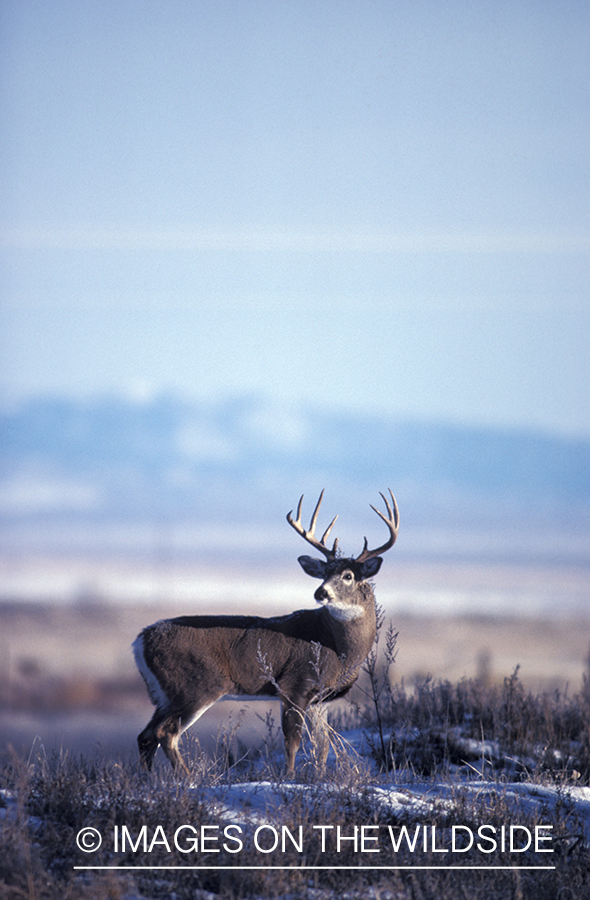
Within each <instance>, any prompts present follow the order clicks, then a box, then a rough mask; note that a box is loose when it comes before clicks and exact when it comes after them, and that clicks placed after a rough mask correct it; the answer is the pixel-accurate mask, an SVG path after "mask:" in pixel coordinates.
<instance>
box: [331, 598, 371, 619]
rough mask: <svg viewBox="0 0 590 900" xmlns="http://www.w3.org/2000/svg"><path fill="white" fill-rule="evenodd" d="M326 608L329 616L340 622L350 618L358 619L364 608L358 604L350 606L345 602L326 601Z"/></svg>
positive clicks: (362, 614) (363, 612)
mask: <svg viewBox="0 0 590 900" xmlns="http://www.w3.org/2000/svg"><path fill="white" fill-rule="evenodd" d="M326 609H327V610H328V612H329V613H330V615H331V616H334V618H335V619H338V620H339V621H340V622H348V621H350V620H351V619H359V618H360V617H361V616H364V614H365V610H364V608H363V607H362V606H358V604H355V605H354V606H350V605H349V604H347V603H327V604H326Z"/></svg>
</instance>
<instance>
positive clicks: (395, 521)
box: [356, 488, 399, 562]
mask: <svg viewBox="0 0 590 900" xmlns="http://www.w3.org/2000/svg"><path fill="white" fill-rule="evenodd" d="M379 493H380V494H381V491H379ZM389 493H390V494H391V500H392V503H393V509H392V508H391V506H390V504H389V500H388V499H387V497H386V496H385V494H381V496H382V497H383V499H384V501H385V506H386V507H387V516H384V515H383V513H382V512H379V510H378V509H377V508H376V507H374V506H373V504H371V509H372V510H374V511H375V512H376V513H377V515H378V516H380V517H381V518H382V519H383V521H384V522H385V524H386V525H387V527H388V528H389V540H388V541H386V542H385V544H383V546H381V547H377V549H376V550H369V547H368V544H367V539H366V538H365V546H364V547H363V549H362V552H361V554H360V556H357V558H356V560H357V562H365V561H366V560H367V559H373V557H374V556H381V554H382V553H385V551H386V550H389V548H390V547H393V545H394V544H395V540H396V538H397V531H398V528H399V510H398V508H397V503H396V502H395V497H394V496H393V494H392V493H391V488H389Z"/></svg>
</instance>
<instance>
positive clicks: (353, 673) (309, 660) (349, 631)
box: [133, 491, 399, 773]
mask: <svg viewBox="0 0 590 900" xmlns="http://www.w3.org/2000/svg"><path fill="white" fill-rule="evenodd" d="M389 493H390V494H391V500H392V504H393V509H392V506H391V505H390V503H389V501H388V499H387V498H386V497H385V495H384V494H381V496H382V497H383V500H384V501H385V506H386V508H387V516H385V515H384V514H383V513H381V512H379V510H378V509H376V508H375V507H374V506H372V507H371V508H372V509H373V510H374V511H375V512H376V513H377V515H379V516H380V517H381V518H382V519H383V521H384V522H385V524H386V525H387V527H388V529H389V538H388V540H387V541H386V543H385V544H383V545H382V546H381V547H378V548H377V549H375V550H369V548H368V544H367V539H366V538H365V545H364V548H363V550H362V552H361V553H360V555H359V556H357V557H356V558H352V557H347V558H346V559H344V558H341V557H339V556H338V555H337V549H336V548H337V544H338V539H336V540H335V541H334V544H333V546H332V549H330V548H329V547H328V546H327V545H326V540H327V537H328V535H329V533H330V531H331V530H332V527H333V525H334V522H335V521H336V519H337V518H338V517H337V516H336V517H335V518H334V519H333V521H332V523H331V524H330V525H329V526H328V528H327V529H326V531H325V532H324V535H323V536H322V538H321V540H319V541H318V540H317V538H316V537H315V526H316V521H317V517H318V512H319V509H320V504H321V502H322V497H323V494H324V492H323V491H322V493H321V494H320V498H319V500H318V502H317V505H316V508H315V510H314V513H313V516H312V518H311V524H310V526H309V530H308V531H306V530H305V529H304V527H303V525H302V524H301V505H302V502H303V497H301V500H300V501H299V506H298V509H297V518H296V519H293V516H292V513H289V514H288V515H287V521H288V522H289V524H290V525H292V526H293V528H294V529H295V531H296V532H297V533H298V534H300V535H301V536H302V537H303V538H305V540H306V541H307V542H308V543H309V544H311V545H312V547H314V548H315V549H316V550H319V551H320V553H322V554H323V555H324V556H325V557H326V561H325V562H324V561H323V560H320V559H314V558H312V557H311V556H300V557H299V563H300V565H301V567H302V568H303V570H304V572H306V573H307V574H308V575H311V576H312V577H313V578H321V579H322V584H321V585H320V587H319V588H318V589H317V590H316V592H315V594H314V597H315V599H316V600H317V602H318V603H319V604H321V607H320V609H301V610H298V611H297V612H293V613H290V614H289V615H286V616H273V617H272V618H260V617H258V616H180V617H179V618H176V619H165V620H163V621H161V622H156V623H155V624H154V625H149V626H148V627H147V628H145V629H144V630H143V631H142V632H141V634H140V635H139V636H138V637H137V638H136V640H135V642H134V644H133V650H134V653H135V659H136V661H137V666H138V668H139V671H140V672H141V674H142V676H143V678H144V680H145V683H146V685H147V689H148V692H149V695H150V698H151V700H152V703H154V705H155V707H156V711H155V713H154V715H153V717H152V720H151V721H150V722H149V724H148V725H147V726H146V728H144V730H143V731H142V732H141V734H140V735H139V737H138V739H137V743H138V746H139V754H140V759H141V761H142V763H143V765H144V766H145V767H147V768H148V769H150V768H151V767H152V764H153V761H154V756H155V753H156V750H157V749H158V746H159V745H160V744H161V745H162V748H163V750H164V753H165V754H166V756H167V757H168V759H169V760H170V762H171V763H172V766H173V767H174V768H177V767H181V768H182V769H184V771H186V772H188V769H187V767H186V765H185V763H184V762H183V759H182V757H181V755H180V753H179V752H178V746H177V745H178V739H179V737H180V735H181V734H182V732H183V731H185V730H186V729H187V728H189V727H190V726H191V725H192V724H193V722H195V721H196V720H197V719H198V718H199V716H201V715H202V714H203V713H204V712H205V710H206V709H208V708H209V707H210V706H212V705H213V704H214V703H215V701H216V700H219V699H220V698H221V697H223V696H225V695H226V694H230V695H233V694H238V695H245V696H271V697H279V698H280V700H281V701H282V707H283V712H282V727H283V736H284V739H285V753H286V759H287V771H288V772H289V773H292V772H293V770H294V766H295V755H296V753H297V750H298V749H299V745H300V743H301V732H302V727H303V720H304V717H305V712H306V710H307V708H308V706H309V705H310V703H314V702H318V701H320V700H321V701H324V700H333V699H335V698H336V697H342V696H343V695H344V694H346V692H347V691H348V690H350V688H351V687H352V685H353V684H354V682H355V681H356V679H357V678H358V675H359V672H360V669H361V666H362V664H363V662H364V661H365V659H366V658H367V655H368V654H369V651H370V650H371V647H372V646H373V642H374V640H375V631H376V611H375V597H374V595H373V590H372V588H371V585H370V584H369V580H368V579H370V578H372V577H373V576H374V575H376V574H377V572H378V571H379V569H380V567H381V563H382V562H383V560H382V559H381V556H380V554H382V553H385V551H386V550H389V548H390V547H392V546H393V544H394V543H395V539H396V537H397V531H398V526H399V513H398V509H397V504H396V502H395V498H394V496H393V494H392V493H391V491H390V492H389Z"/></svg>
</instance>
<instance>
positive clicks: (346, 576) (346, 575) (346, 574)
mask: <svg viewBox="0 0 590 900" xmlns="http://www.w3.org/2000/svg"><path fill="white" fill-rule="evenodd" d="M342 578H343V579H344V581H352V572H344V574H343V576H342Z"/></svg>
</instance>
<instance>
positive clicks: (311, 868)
mask: <svg viewBox="0 0 590 900" xmlns="http://www.w3.org/2000/svg"><path fill="white" fill-rule="evenodd" d="M74 869H132V870H133V869H137V870H139V869H191V870H197V871H199V870H203V871H204V870H207V871H216V870H217V871H219V872H227V871H240V870H243V869H248V870H251V869H256V870H262V871H264V870H265V869H266V870H268V871H269V872H270V871H276V870H278V869H280V870H287V871H293V872H298V871H299V872H300V871H303V870H305V871H317V870H329V871H334V870H335V869H340V870H347V871H351V870H355V871H356V870H358V871H361V872H377V871H389V872H390V871H392V870H395V869H447V870H451V869H452V870H456V871H458V872H460V871H461V870H463V869H482V870H483V869H487V870H492V871H499V870H501V869H507V870H509V871H514V869H521V870H522V869H555V866H74Z"/></svg>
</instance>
